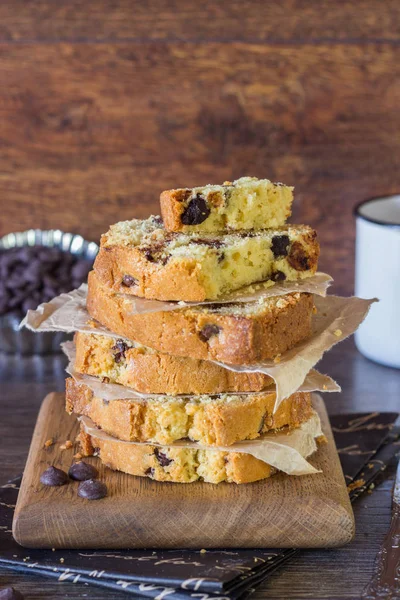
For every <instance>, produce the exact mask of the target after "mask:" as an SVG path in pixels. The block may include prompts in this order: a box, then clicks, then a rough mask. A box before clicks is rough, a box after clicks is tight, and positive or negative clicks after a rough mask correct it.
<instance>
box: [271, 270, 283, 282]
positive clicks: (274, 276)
mask: <svg viewBox="0 0 400 600" xmlns="http://www.w3.org/2000/svg"><path fill="white" fill-rule="evenodd" d="M271 279H272V281H285V279H286V275H285V273H283V271H275V273H272V275H271Z"/></svg>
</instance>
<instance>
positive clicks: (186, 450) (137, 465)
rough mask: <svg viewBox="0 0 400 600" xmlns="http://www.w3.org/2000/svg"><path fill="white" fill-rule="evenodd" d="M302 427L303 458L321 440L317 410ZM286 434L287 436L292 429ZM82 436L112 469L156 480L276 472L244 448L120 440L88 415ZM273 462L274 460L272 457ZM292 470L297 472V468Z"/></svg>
mask: <svg viewBox="0 0 400 600" xmlns="http://www.w3.org/2000/svg"><path fill="white" fill-rule="evenodd" d="M296 431H297V430H296ZM301 431H302V433H304V434H305V435H306V436H307V438H308V440H309V443H307V444H303V445H302V447H301V448H298V453H299V454H300V455H301V456H302V457H303V458H308V456H310V455H311V454H313V452H315V450H316V449H317V447H318V440H319V438H320V437H321V435H322V432H321V424H320V420H319V417H318V415H317V413H316V412H315V411H313V414H312V415H311V417H310V418H309V419H308V420H307V421H305V422H304V423H302V425H301ZM276 435H278V436H279V435H281V434H279V433H278V434H275V433H274V432H270V433H267V434H266V436H267V437H268V438H269V439H270V441H274V439H276V438H275V436H276ZM284 435H285V438H287V440H288V439H289V436H290V433H289V434H286V433H285V434H284ZM79 439H80V444H81V452H82V454H84V455H85V456H93V455H95V456H98V457H99V458H100V460H101V461H102V463H103V464H104V465H106V466H107V467H109V468H111V469H114V470H116V471H122V472H124V473H129V474H130V475H138V476H140V477H149V478H150V479H154V480H156V481H170V482H177V483H191V482H193V481H199V480H201V481H204V482H207V483H221V482H223V481H226V482H227V483H251V482H252V481H258V480H260V479H266V478H267V477H270V476H271V475H273V474H274V473H276V472H277V470H276V468H274V467H272V466H271V465H269V464H268V463H267V462H264V461H262V460H260V459H258V458H255V457H254V456H252V455H251V454H245V453H244V452H234V451H233V452H228V451H226V450H217V449H215V448H209V449H208V448H204V446H203V447H200V448H196V447H195V448H193V447H187V446H182V445H173V446H168V445H162V446H156V445H151V444H146V443H143V444H141V443H134V442H126V441H121V440H118V439H117V438H114V437H112V436H109V435H107V434H105V432H104V431H103V430H102V429H99V428H96V427H95V425H94V423H93V422H92V421H91V420H90V419H89V418H88V417H82V421H81V431H80V435H79ZM278 439H279V438H278ZM281 439H282V438H281ZM285 441H286V440H285ZM225 448H226V446H225ZM273 454H276V453H275V452H273ZM271 462H274V461H273V458H272V457H271ZM309 468H310V472H311V473H313V472H314V473H315V472H317V471H316V470H315V469H314V468H313V467H312V466H311V465H310V467H309ZM289 474H293V475H295V474H296V472H295V471H294V472H293V473H289Z"/></svg>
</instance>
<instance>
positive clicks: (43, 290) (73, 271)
mask: <svg viewBox="0 0 400 600" xmlns="http://www.w3.org/2000/svg"><path fill="white" fill-rule="evenodd" d="M91 268H92V261H89V260H86V259H83V258H79V257H77V256H75V255H73V254H71V253H70V252H66V251H63V250H61V249H60V248H49V247H45V246H23V247H19V248H8V249H7V250H5V249H0V281H1V284H0V314H6V313H8V312H11V311H14V312H16V313H17V314H19V315H22V313H25V312H26V311H27V310H33V309H35V308H36V307H37V306H38V304H40V303H41V302H47V301H48V300H50V299H51V298H52V297H53V296H57V295H59V294H62V293H64V292H68V291H69V290H71V289H73V288H74V287H78V286H79V285H80V284H81V283H83V282H84V281H86V279H87V275H88V272H89V271H90V269H91Z"/></svg>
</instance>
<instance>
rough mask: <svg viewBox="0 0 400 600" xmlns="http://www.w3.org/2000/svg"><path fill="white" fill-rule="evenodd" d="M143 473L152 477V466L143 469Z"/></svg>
mask: <svg viewBox="0 0 400 600" xmlns="http://www.w3.org/2000/svg"><path fill="white" fill-rule="evenodd" d="M144 474H145V475H148V476H149V477H154V469H153V467H149V468H148V469H146V470H145V472H144Z"/></svg>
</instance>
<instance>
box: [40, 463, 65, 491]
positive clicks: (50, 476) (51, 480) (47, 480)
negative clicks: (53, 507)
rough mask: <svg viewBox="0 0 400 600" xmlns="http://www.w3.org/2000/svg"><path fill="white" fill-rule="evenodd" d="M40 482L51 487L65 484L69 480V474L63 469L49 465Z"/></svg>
mask: <svg viewBox="0 0 400 600" xmlns="http://www.w3.org/2000/svg"><path fill="white" fill-rule="evenodd" d="M40 482H41V483H43V485H49V486H51V487H54V486H58V485H65V484H66V483H67V482H68V475H67V474H66V472H65V471H62V470H61V469H57V468H56V467H49V468H48V469H46V470H45V471H43V473H42V474H41V476H40Z"/></svg>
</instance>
